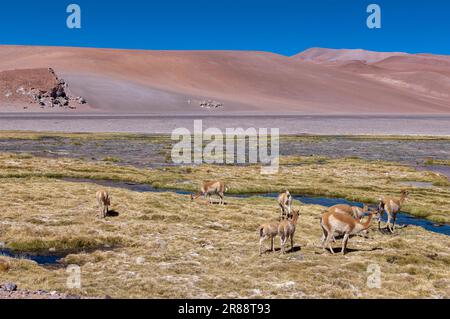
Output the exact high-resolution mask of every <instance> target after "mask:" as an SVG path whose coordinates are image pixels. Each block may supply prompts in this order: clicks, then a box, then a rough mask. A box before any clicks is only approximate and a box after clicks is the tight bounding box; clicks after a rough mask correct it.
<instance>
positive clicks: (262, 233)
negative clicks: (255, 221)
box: [259, 222, 280, 256]
mask: <svg viewBox="0 0 450 319" xmlns="http://www.w3.org/2000/svg"><path fill="white" fill-rule="evenodd" d="M278 226H280V222H270V223H266V224H263V225H261V226H260V227H259V255H260V256H261V255H262V254H263V253H264V252H263V249H264V241H265V240H266V239H270V250H271V251H273V252H275V246H274V240H275V237H277V235H278Z"/></svg>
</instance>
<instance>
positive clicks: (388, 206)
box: [378, 190, 409, 233]
mask: <svg viewBox="0 0 450 319" xmlns="http://www.w3.org/2000/svg"><path fill="white" fill-rule="evenodd" d="M408 196H409V192H408V191H406V190H402V192H401V194H400V198H399V199H397V198H392V197H383V198H380V203H379V206H378V207H379V211H380V212H381V216H383V215H384V213H385V212H386V213H387V214H388V220H387V229H389V231H390V232H391V233H393V232H394V231H395V222H396V221H397V214H398V213H399V212H400V210H401V209H402V206H403V204H404V203H405V201H406V199H407V198H408ZM392 217H393V219H394V222H393V225H392V226H391V218H392ZM378 229H379V230H381V218H380V220H379V221H378Z"/></svg>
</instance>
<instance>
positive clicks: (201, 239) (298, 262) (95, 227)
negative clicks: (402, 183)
mask: <svg viewBox="0 0 450 319" xmlns="http://www.w3.org/2000/svg"><path fill="white" fill-rule="evenodd" d="M97 189H98V187H96V186H95V185H93V184H89V183H71V182H64V181H57V180H53V179H48V178H35V177H32V178H20V179H16V178H7V179H3V180H2V182H1V183H0V193H1V194H2V196H1V197H0V211H1V212H2V213H1V221H0V222H1V226H0V234H1V235H0V236H1V237H0V238H1V241H3V242H4V243H5V244H6V246H7V247H9V248H17V249H21V248H22V249H24V248H26V249H27V250H32V249H33V248H35V249H37V250H42V249H43V248H44V249H51V248H55V249H56V250H57V251H58V250H59V249H70V248H79V246H80V245H84V244H85V245H87V247H88V248H89V247H96V248H97V249H98V250H97V251H95V252H90V253H79V254H77V253H75V254H71V255H69V256H67V257H66V258H65V260H64V262H65V263H67V264H77V265H79V266H81V270H82V277H81V279H82V289H81V290H70V289H68V288H67V286H66V281H67V276H68V274H67V273H66V272H65V269H55V270H49V269H45V268H42V267H40V266H38V265H37V264H35V263H33V262H31V261H27V260H15V259H11V258H5V257H0V272H1V278H2V281H12V282H15V283H17V284H18V285H19V286H20V287H21V288H27V289H32V290H36V289H45V290H49V291H51V290H58V291H62V292H70V293H78V294H82V295H88V296H99V297H101V296H104V295H110V296H112V297H125V298H238V297H242V298H387V297H394V298H406V297H411V298H440V297H444V298H448V297H450V291H449V282H450V281H449V279H448V278H450V276H449V275H450V267H449V265H450V256H449V248H450V239H449V238H448V237H447V236H443V235H437V234H433V233H430V232H427V231H424V230H422V229H420V228H416V227H408V228H405V229H401V230H398V231H397V233H396V234H395V235H393V236H392V235H384V234H381V233H379V232H378V231H373V232H371V236H372V239H370V240H367V239H363V238H360V237H355V238H352V239H351V240H350V242H349V248H350V249H351V250H350V252H349V254H348V255H346V256H345V257H343V256H341V255H336V256H331V255H329V254H328V253H323V251H322V250H321V248H320V247H319V241H320V237H321V230H320V226H319V220H318V216H320V212H321V211H322V210H323V207H320V206H310V205H300V204H299V203H297V202H296V203H295V206H296V207H298V208H300V210H301V217H300V221H299V226H298V231H297V235H296V244H297V245H298V247H301V248H300V250H297V251H295V252H294V253H290V254H287V255H285V256H280V255H279V254H278V253H276V254H271V253H268V254H266V255H264V256H263V257H259V256H258V233H257V227H258V226H259V225H260V224H261V223H263V222H265V221H267V220H271V219H274V218H276V217H277V216H278V210H277V208H276V203H275V202H274V200H271V199H263V198H249V199H236V198H228V205H227V206H225V207H220V206H217V205H213V206H207V205H206V204H205V203H204V201H198V202H195V203H191V202H190V200H189V199H188V198H187V196H181V195H176V194H173V193H135V192H131V191H128V190H123V189H114V188H109V189H108V190H109V192H110V193H111V195H112V204H113V207H112V209H114V210H115V211H117V212H118V213H119V216H117V217H114V218H113V217H111V218H108V219H106V220H101V219H98V218H96V214H97V213H98V210H97V207H96V203H95V192H96V190H97ZM116 244H117V245H118V248H116V249H114V250H108V251H106V250H101V248H104V247H105V245H106V246H107V247H111V246H114V245H116ZM267 244H268V243H267ZM276 244H277V247H279V243H278V241H277V243H276ZM338 246H339V243H338V244H336V245H335V247H336V248H338ZM371 264H376V265H379V267H380V268H381V272H382V275H381V276H382V277H381V278H382V289H370V288H369V287H368V286H367V279H368V276H369V275H370V274H369V273H367V269H368V266H369V265H371Z"/></svg>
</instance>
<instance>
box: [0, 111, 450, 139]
mask: <svg viewBox="0 0 450 319" xmlns="http://www.w3.org/2000/svg"><path fill="white" fill-rule="evenodd" d="M194 120H202V121H203V130H206V129H208V128H219V129H221V130H225V129H226V128H239V127H242V128H244V129H247V128H250V127H254V128H256V129H259V128H269V129H270V128H279V129H280V134H313V135H355V134H356V135H359V134H364V135H366V134H369V135H434V136H449V135H450V116H386V115H383V116H349V115H347V116H306V115H305V116H294V115H290V116H287V115H286V116H276V115H267V116H256V115H253V116H252V115H247V116H237V115H233V116H225V115H223V116H204V115H196V116H194V115H192V116H168V115H165V116H164V115H161V116H157V115H136V114H135V115H133V114H117V115H113V114H103V115H90V114H79V115H77V116H73V114H72V113H71V116H65V115H64V114H59V115H55V114H47V115H43V114H41V115H39V114H27V113H23V114H2V115H0V130H25V131H41V132H42V131H57V132H128V133H148V134H171V133H172V132H173V130H174V129H177V128H187V129H189V130H190V131H191V132H193V127H194Z"/></svg>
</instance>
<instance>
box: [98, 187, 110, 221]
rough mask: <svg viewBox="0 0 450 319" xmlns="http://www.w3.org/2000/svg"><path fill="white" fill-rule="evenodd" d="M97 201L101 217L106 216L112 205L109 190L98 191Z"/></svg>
mask: <svg viewBox="0 0 450 319" xmlns="http://www.w3.org/2000/svg"><path fill="white" fill-rule="evenodd" d="M96 197H97V203H98V206H99V208H100V217H102V218H106V216H107V215H108V212H109V206H110V205H111V198H110V196H109V194H108V192H107V191H104V190H101V191H98V192H97V195H96Z"/></svg>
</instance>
